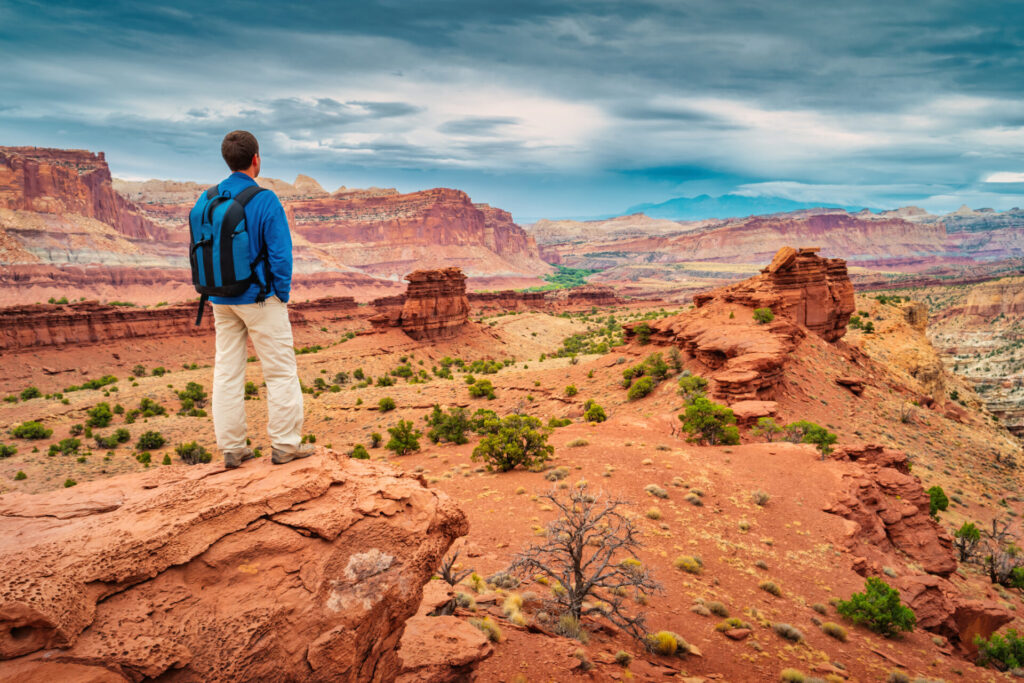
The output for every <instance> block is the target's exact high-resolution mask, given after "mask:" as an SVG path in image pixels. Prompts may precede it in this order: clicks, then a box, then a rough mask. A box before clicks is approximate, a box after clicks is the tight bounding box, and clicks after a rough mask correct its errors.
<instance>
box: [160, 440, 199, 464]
mask: <svg viewBox="0 0 1024 683" xmlns="http://www.w3.org/2000/svg"><path fill="white" fill-rule="evenodd" d="M153 448H159V446H153ZM174 452H175V453H177V454H178V457H179V458H181V461H182V462H183V463H185V464H186V465H198V464H199V463H208V462H210V461H211V460H213V456H212V455H211V454H210V452H209V451H208V450H206V449H205V448H203V447H202V446H200V445H199V444H198V443H196V442H195V441H190V442H188V443H183V444H178V445H177V446H175V448H174Z"/></svg>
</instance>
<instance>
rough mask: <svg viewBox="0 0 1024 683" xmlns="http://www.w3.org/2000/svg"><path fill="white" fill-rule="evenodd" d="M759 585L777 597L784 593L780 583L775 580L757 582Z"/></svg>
mask: <svg viewBox="0 0 1024 683" xmlns="http://www.w3.org/2000/svg"><path fill="white" fill-rule="evenodd" d="M757 587H758V588H760V589H761V590H763V591H764V592H765V593H768V594H770V595H774V596H775V597H779V596H780V595H782V589H781V588H779V586H778V584H776V583H775V582H774V581H762V582H761V583H759V584H757Z"/></svg>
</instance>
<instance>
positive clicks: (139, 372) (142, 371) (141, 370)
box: [132, 364, 147, 377]
mask: <svg viewBox="0 0 1024 683" xmlns="http://www.w3.org/2000/svg"><path fill="white" fill-rule="evenodd" d="M146 374H147V373H146V366H145V365H141V364H139V365H136V366H135V367H134V368H132V375H134V376H135V377H145V376H146Z"/></svg>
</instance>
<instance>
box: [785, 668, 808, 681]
mask: <svg viewBox="0 0 1024 683" xmlns="http://www.w3.org/2000/svg"><path fill="white" fill-rule="evenodd" d="M779 680H780V681H782V683H807V676H805V675H804V672H802V671H800V670H798V669H783V670H782V672H781V673H780V674H779Z"/></svg>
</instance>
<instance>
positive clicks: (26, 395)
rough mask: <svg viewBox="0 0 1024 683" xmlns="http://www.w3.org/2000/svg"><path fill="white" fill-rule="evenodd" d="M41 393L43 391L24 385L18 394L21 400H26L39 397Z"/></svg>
mask: <svg viewBox="0 0 1024 683" xmlns="http://www.w3.org/2000/svg"><path fill="white" fill-rule="evenodd" d="M42 395H43V392H41V391H39V389H37V388H35V387H25V388H24V389H22V390H21V394H20V396H21V400H22V401H28V400H30V399H33V398H39V397H40V396H42Z"/></svg>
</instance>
